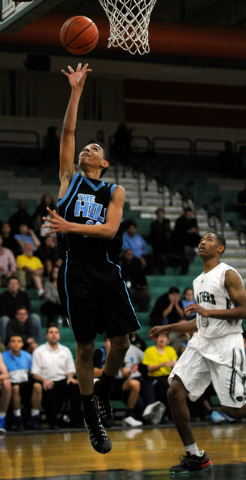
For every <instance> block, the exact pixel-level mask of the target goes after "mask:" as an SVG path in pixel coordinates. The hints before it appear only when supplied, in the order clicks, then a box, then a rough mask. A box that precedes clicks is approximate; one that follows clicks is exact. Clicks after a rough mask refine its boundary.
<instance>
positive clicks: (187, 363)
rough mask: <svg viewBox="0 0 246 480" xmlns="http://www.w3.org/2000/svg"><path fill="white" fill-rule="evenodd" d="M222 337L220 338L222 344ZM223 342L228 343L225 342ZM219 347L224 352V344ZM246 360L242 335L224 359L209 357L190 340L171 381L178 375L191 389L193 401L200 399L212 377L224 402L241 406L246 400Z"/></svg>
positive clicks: (221, 400) (187, 387)
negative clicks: (200, 351)
mask: <svg viewBox="0 0 246 480" xmlns="http://www.w3.org/2000/svg"><path fill="white" fill-rule="evenodd" d="M221 340H222V339H218V347H219V344H220V342H221ZM235 343H236V344H237V345H235ZM227 345H228V344H227ZM223 346H225V343H224V342H223ZM228 347H229V345H228ZM219 351H220V352H222V354H223V351H222V348H221V350H219ZM244 361H245V358H244V351H242V349H241V339H239V342H232V343H231V344H230V347H229V348H228V349H226V350H224V355H221V362H218V361H216V362H215V361H213V360H211V359H208V358H205V357H204V356H203V355H202V354H201V353H199V352H198V351H197V350H195V349H194V348H192V347H191V346H189V344H188V346H187V348H186V350H185V351H184V353H183V354H182V355H181V357H180V358H179V360H178V362H177V363H176V365H175V366H174V368H173V370H172V372H171V374H170V375H169V378H168V381H169V384H171V382H172V379H173V377H174V375H177V376H178V377H179V378H180V379H181V380H182V383H183V385H184V386H185V388H186V390H187V391H188V392H189V394H188V396H189V398H190V400H192V401H195V400H197V399H198V398H199V397H200V396H201V395H202V394H203V392H204V391H205V390H206V388H207V387H208V385H209V384H210V382H211V381H212V383H213V386H214V389H215V391H216V393H217V395H218V398H219V400H220V404H221V405H224V406H228V407H235V408H241V407H242V406H243V405H244V404H245V401H246V376H245V373H244V371H243V370H244V366H245V365H244Z"/></svg>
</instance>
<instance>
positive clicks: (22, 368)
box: [2, 350, 32, 383]
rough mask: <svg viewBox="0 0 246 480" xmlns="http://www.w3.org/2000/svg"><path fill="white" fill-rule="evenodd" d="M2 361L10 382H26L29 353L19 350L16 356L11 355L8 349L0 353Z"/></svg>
mask: <svg viewBox="0 0 246 480" xmlns="http://www.w3.org/2000/svg"><path fill="white" fill-rule="evenodd" d="M2 357H3V361H4V363H5V365H6V367H7V369H8V372H9V379H10V381H11V383H23V382H28V380H29V378H28V374H29V371H30V370H31V365H32V356H31V354H30V353H28V352H25V350H21V351H20V354H19V355H18V356H16V355H13V353H12V352H11V351H10V350H6V351H5V352H3V353H2Z"/></svg>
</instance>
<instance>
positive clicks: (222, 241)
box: [207, 230, 226, 255]
mask: <svg viewBox="0 0 246 480" xmlns="http://www.w3.org/2000/svg"><path fill="white" fill-rule="evenodd" d="M207 233H212V234H213V235H215V236H216V238H217V242H218V244H219V245H223V247H225V248H224V250H223V252H222V254H221V255H223V253H224V251H225V249H226V239H225V237H224V235H222V234H221V233H218V232H214V231H212V230H209V232H207Z"/></svg>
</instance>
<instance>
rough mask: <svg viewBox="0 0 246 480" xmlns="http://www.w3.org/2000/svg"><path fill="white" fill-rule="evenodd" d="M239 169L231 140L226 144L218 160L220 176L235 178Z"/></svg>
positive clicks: (217, 166)
mask: <svg viewBox="0 0 246 480" xmlns="http://www.w3.org/2000/svg"><path fill="white" fill-rule="evenodd" d="M236 167H237V156H236V154H235V153H234V152H233V145H232V142H231V141H230V140H227V141H226V142H225V144H224V150H221V151H220V152H219V153H218V155H217V159H216V168H217V171H218V173H219V174H220V175H225V176H227V177H228V176H231V175H233V176H235V173H236Z"/></svg>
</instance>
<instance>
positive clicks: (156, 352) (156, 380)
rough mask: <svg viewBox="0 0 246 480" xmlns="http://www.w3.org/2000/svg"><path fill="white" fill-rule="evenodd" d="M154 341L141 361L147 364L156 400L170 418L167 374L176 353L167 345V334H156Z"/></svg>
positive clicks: (174, 360)
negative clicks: (162, 405) (161, 404)
mask: <svg viewBox="0 0 246 480" xmlns="http://www.w3.org/2000/svg"><path fill="white" fill-rule="evenodd" d="M155 341H156V345H153V346H152V347H148V348H146V350H145V352H144V358H143V361H142V363H143V364H144V365H147V369H148V374H149V377H150V378H151V380H152V382H153V385H154V389H155V396H156V400H158V401H160V402H161V403H163V404H164V405H165V406H166V416H167V417H168V418H169V419H171V412H170V408H169V404H168V400H167V390H168V387H169V385H168V376H169V375H170V373H171V370H172V367H173V366H174V365H175V363H176V361H177V358H178V355H177V353H176V352H175V350H174V348H173V347H170V346H168V345H167V343H168V336H167V335H166V334H165V333H161V334H160V335H158V336H157V337H156V339H155ZM167 421H168V420H167Z"/></svg>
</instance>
